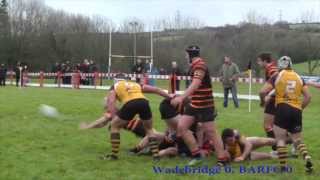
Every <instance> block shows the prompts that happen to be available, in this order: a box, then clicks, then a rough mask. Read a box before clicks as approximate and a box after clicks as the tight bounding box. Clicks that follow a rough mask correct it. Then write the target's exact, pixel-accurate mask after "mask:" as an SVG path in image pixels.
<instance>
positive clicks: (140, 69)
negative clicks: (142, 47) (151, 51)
mask: <svg viewBox="0 0 320 180" xmlns="http://www.w3.org/2000/svg"><path fill="white" fill-rule="evenodd" d="M132 71H133V73H134V74H136V76H137V77H136V82H137V83H140V78H139V77H138V76H139V75H140V76H142V74H143V73H144V65H143V63H142V61H141V59H137V63H136V64H135V65H134V67H133V69H132Z"/></svg>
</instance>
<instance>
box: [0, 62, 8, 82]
mask: <svg viewBox="0 0 320 180" xmlns="http://www.w3.org/2000/svg"><path fill="white" fill-rule="evenodd" d="M6 76H7V68H6V67H5V65H4V64H1V66H0V86H6Z"/></svg>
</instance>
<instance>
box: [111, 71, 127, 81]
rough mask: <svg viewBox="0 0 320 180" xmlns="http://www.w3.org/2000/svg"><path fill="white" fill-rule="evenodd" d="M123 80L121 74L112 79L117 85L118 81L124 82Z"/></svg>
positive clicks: (124, 78)
mask: <svg viewBox="0 0 320 180" xmlns="http://www.w3.org/2000/svg"><path fill="white" fill-rule="evenodd" d="M125 80H126V76H125V75H124V74H123V73H119V74H117V75H116V76H115V77H114V79H113V81H114V83H117V82H119V81H125Z"/></svg>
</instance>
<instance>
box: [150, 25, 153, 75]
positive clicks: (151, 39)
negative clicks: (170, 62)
mask: <svg viewBox="0 0 320 180" xmlns="http://www.w3.org/2000/svg"><path fill="white" fill-rule="evenodd" d="M150 58H151V59H150V64H151V65H150V72H151V71H152V68H153V32H152V29H151V30H150Z"/></svg>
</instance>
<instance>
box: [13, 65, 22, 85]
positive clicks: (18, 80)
mask: <svg viewBox="0 0 320 180" xmlns="http://www.w3.org/2000/svg"><path fill="white" fill-rule="evenodd" d="M21 71H22V65H21V62H17V65H16V67H15V68H14V72H15V74H16V86H17V87H18V86H19V83H20V72H21Z"/></svg>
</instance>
